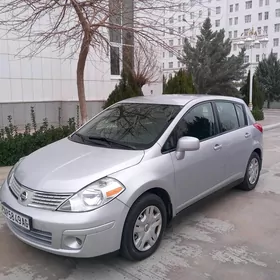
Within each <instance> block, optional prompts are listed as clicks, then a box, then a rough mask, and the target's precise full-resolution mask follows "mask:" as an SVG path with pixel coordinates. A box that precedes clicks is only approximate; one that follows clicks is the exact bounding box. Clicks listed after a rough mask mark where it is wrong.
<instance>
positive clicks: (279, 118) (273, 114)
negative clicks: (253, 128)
mask: <svg viewBox="0 0 280 280" xmlns="http://www.w3.org/2000/svg"><path fill="white" fill-rule="evenodd" d="M264 115H265V119H264V120H263V121H260V123H261V124H262V125H271V124H276V123H279V124H280V110H278V109H269V110H267V109H266V110H264Z"/></svg>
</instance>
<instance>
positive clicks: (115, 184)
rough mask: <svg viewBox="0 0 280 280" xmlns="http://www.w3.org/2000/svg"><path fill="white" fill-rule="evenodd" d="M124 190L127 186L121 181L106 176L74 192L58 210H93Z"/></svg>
mask: <svg viewBox="0 0 280 280" xmlns="http://www.w3.org/2000/svg"><path fill="white" fill-rule="evenodd" d="M124 190H125V187H124V186H123V185H122V184H121V183H120V182H119V181H117V180H115V179H113V178H107V177H106V178H103V179H100V180H98V181H96V182H94V183H92V184H90V185H89V186H87V187H85V188H84V189H82V190H80V191H79V192H77V193H76V194H74V195H73V196H72V197H71V198H69V199H68V200H67V201H66V202H64V203H63V204H62V205H61V206H60V207H59V208H58V211H67V212H86V211H91V210H94V209H96V208H99V207H101V206H103V205H104V204H107V203H108V202H110V201H111V200H113V199H114V198H116V197H117V196H118V195H120V194H121V193H122V192H123V191H124Z"/></svg>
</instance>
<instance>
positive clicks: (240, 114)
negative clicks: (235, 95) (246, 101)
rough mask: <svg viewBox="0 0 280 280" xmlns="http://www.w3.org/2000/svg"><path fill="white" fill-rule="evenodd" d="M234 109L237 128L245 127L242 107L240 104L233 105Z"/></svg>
mask: <svg viewBox="0 0 280 280" xmlns="http://www.w3.org/2000/svg"><path fill="white" fill-rule="evenodd" d="M235 109H236V113H237V117H238V120H239V126H240V127H244V126H246V120H245V115H244V110H243V106H242V105H241V104H235Z"/></svg>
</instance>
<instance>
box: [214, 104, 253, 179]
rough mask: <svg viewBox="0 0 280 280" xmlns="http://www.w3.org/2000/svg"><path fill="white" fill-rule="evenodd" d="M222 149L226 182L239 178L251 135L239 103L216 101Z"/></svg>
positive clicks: (250, 148) (242, 171)
mask: <svg viewBox="0 0 280 280" xmlns="http://www.w3.org/2000/svg"><path fill="white" fill-rule="evenodd" d="M215 104H216V108H217V115H218V119H219V123H220V134H221V138H222V139H223V149H224V152H225V153H226V154H227V161H226V177H227V181H228V183H230V182H233V181H235V180H238V179H241V178H243V177H244V175H245V170H246V166H247V163H248V160H249V157H250V155H251V152H252V135H251V133H250V128H249V127H248V124H247V118H246V117H245V108H244V105H243V104H241V103H235V102H230V101H216V102H215Z"/></svg>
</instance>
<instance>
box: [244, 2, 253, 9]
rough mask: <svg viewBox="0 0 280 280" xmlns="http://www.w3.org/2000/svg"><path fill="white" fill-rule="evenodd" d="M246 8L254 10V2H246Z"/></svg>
mask: <svg viewBox="0 0 280 280" xmlns="http://www.w3.org/2000/svg"><path fill="white" fill-rule="evenodd" d="M245 7H246V9H252V1H246V3H245Z"/></svg>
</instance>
